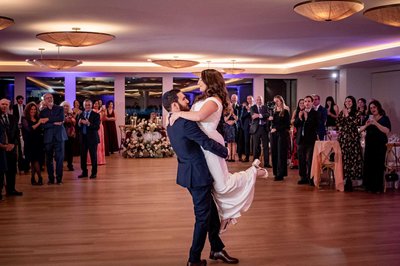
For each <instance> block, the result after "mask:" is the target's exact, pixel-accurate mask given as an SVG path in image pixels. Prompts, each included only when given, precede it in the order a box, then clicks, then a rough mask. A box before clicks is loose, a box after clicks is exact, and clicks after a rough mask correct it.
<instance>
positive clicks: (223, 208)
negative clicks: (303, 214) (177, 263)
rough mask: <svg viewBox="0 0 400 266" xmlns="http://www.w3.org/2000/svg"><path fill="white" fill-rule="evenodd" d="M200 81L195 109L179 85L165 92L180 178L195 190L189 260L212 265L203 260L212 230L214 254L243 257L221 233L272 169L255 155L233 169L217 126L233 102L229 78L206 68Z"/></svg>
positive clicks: (228, 259) (226, 259) (216, 257)
mask: <svg viewBox="0 0 400 266" xmlns="http://www.w3.org/2000/svg"><path fill="white" fill-rule="evenodd" d="M199 86H200V90H201V91H202V92H203V94H202V95H201V97H200V98H198V101H197V102H196V103H195V104H194V105H193V107H192V111H189V101H188V100H187V99H186V97H185V95H184V94H183V93H182V92H180V91H179V90H171V91H168V92H166V93H164V95H163V106H164V108H165V109H166V110H167V111H168V112H170V113H172V114H171V115H170V116H169V117H168V126H167V132H168V136H169V138H170V141H171V144H172V147H173V148H174V151H175V153H176V154H177V156H178V174H177V183H178V184H179V185H181V186H183V187H186V188H187V189H188V190H189V192H190V194H191V195H192V200H193V205H194V213H195V218H196V222H195V226H194V233H193V241H192V247H191V248H190V254H189V260H188V263H187V265H196V266H197V265H207V261H206V260H201V252H202V250H203V247H204V244H205V239H206V237H207V232H208V234H209V240H210V245H211V252H210V259H212V260H222V261H224V262H226V263H229V264H236V263H238V262H239V260H238V259H236V258H232V257H230V256H229V255H228V254H227V252H226V251H225V250H224V244H223V242H222V240H221V239H220V237H219V233H223V232H224V231H225V230H226V228H227V226H228V225H229V224H234V223H236V222H237V219H238V218H239V217H240V215H241V213H242V212H245V211H247V210H248V209H249V207H250V205H251V202H252V201H253V197H254V185H255V179H256V177H257V176H262V177H267V171H266V170H265V169H263V168H260V167H259V164H260V162H259V161H258V160H256V161H254V162H253V165H252V167H250V168H249V169H247V170H246V171H242V172H238V173H233V174H231V173H229V171H228V168H227V165H226V162H225V158H226V157H227V154H228V153H227V149H226V148H225V147H224V141H223V137H222V136H221V135H220V134H219V133H218V132H217V131H216V127H217V125H218V122H219V120H220V117H221V115H222V112H223V111H224V110H225V109H226V108H228V106H229V105H228V98H227V91H226V88H225V82H224V79H223V77H222V75H221V73H219V72H218V71H216V70H213V69H207V70H204V71H203V72H202V73H201V79H200V80H199ZM182 118H183V119H182ZM195 122H197V123H195ZM200 146H201V147H200ZM218 216H219V217H220V218H221V222H220V219H219V217H218Z"/></svg>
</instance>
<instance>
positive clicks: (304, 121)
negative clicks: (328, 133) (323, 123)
mask: <svg viewBox="0 0 400 266" xmlns="http://www.w3.org/2000/svg"><path fill="white" fill-rule="evenodd" d="M313 100H314V99H313V97H312V96H306V97H304V111H299V115H298V116H297V117H296V119H295V121H294V126H295V127H296V128H297V132H298V133H297V139H296V141H297V145H298V148H299V149H298V151H297V153H298V155H299V175H300V180H299V181H298V182H297V184H299V185H302V184H310V185H313V181H312V180H311V163H312V157H313V151H314V145H315V141H316V140H317V138H318V136H317V128H318V112H317V111H315V109H314V108H313Z"/></svg>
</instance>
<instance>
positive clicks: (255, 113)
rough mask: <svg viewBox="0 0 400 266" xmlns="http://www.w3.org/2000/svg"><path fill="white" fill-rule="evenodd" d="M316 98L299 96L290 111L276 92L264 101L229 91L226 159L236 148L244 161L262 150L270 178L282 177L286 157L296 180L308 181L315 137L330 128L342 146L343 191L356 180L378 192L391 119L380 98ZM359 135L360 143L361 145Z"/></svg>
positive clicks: (232, 157)
mask: <svg viewBox="0 0 400 266" xmlns="http://www.w3.org/2000/svg"><path fill="white" fill-rule="evenodd" d="M320 100H321V99H320V96H319V95H316V94H313V95H309V96H306V97H304V98H302V99H299V101H298V103H297V108H296V110H294V111H293V112H292V114H290V111H289V107H288V106H286V104H285V101H284V99H283V98H282V97H281V96H279V95H277V96H275V97H274V99H273V102H267V103H266V104H265V103H264V101H263V98H262V97H261V96H258V97H256V100H255V101H254V98H253V96H247V100H246V102H243V103H242V104H239V103H238V97H237V95H236V94H233V95H232V96H231V104H232V108H231V110H230V111H229V112H227V113H225V114H224V117H223V121H222V122H223V125H224V126H223V133H224V138H225V141H226V143H227V145H228V147H229V150H230V154H229V157H228V159H227V161H230V162H232V161H235V153H236V152H237V155H238V159H239V161H243V162H248V161H249V157H250V154H251V153H252V154H253V156H254V159H259V158H260V155H261V154H263V157H264V158H263V161H264V167H272V168H273V175H274V180H275V181H282V180H284V177H285V176H287V169H288V161H289V167H290V168H298V169H299V177H300V179H299V181H298V184H300V185H301V184H310V185H312V186H313V185H314V181H313V177H312V176H311V164H312V158H313V151H314V145H315V142H316V141H317V140H328V139H329V138H330V136H331V135H330V134H333V133H334V134H335V135H336V134H337V140H338V141H339V144H340V148H341V151H342V158H343V174H344V179H345V191H352V190H353V183H357V184H362V187H364V188H365V190H366V191H369V192H375V193H380V192H382V191H383V184H384V172H385V155H386V143H387V142H388V137H387V135H388V133H389V132H390V130H391V124H390V120H389V118H388V117H387V116H386V113H385V111H384V110H383V108H382V105H381V103H380V102H379V101H378V100H375V99H372V100H371V101H370V102H369V103H368V104H367V101H366V100H365V99H364V98H360V99H358V100H356V99H355V98H354V97H353V96H348V97H346V99H345V102H344V106H343V107H342V108H339V107H338V105H337V104H335V101H334V99H333V97H332V96H329V97H327V98H326V101H325V106H323V105H322V104H321V102H320ZM362 137H363V138H365V140H364V141H363V143H365V147H362V146H361V143H362V141H361V138H362ZM261 150H262V152H261ZM270 152H271V156H270ZM270 157H271V161H272V166H271V165H270ZM354 181H356V182H354Z"/></svg>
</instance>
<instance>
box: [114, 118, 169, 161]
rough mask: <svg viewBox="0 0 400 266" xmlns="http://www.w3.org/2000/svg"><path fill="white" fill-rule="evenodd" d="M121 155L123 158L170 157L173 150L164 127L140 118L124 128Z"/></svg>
mask: <svg viewBox="0 0 400 266" xmlns="http://www.w3.org/2000/svg"><path fill="white" fill-rule="evenodd" d="M125 134H126V138H125V141H124V143H123V145H122V146H123V149H122V156H124V157H125V158H164V157H172V156H173V155H174V151H173V149H172V147H171V143H170V142H169V140H168V138H167V134H166V131H165V129H164V128H163V127H162V126H161V125H157V124H156V123H150V122H149V121H147V120H142V121H141V122H139V123H138V124H136V125H133V126H131V127H128V128H127V129H126V132H125Z"/></svg>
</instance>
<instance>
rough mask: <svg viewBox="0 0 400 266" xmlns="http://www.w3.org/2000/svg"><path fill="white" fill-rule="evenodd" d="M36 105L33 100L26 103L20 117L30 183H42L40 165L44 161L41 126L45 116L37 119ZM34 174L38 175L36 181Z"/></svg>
mask: <svg viewBox="0 0 400 266" xmlns="http://www.w3.org/2000/svg"><path fill="white" fill-rule="evenodd" d="M38 111H39V110H38V107H37V106H36V104H35V103H34V102H30V103H28V104H27V105H26V107H25V110H24V116H23V117H22V120H21V122H22V137H23V139H24V155H25V159H26V160H28V161H29V163H30V164H31V184H32V185H33V186H35V185H39V186H41V185H43V177H42V172H41V167H40V166H41V165H42V164H43V161H44V144H43V126H42V124H44V123H45V122H47V120H48V119H47V118H41V119H39V112H38ZM35 175H37V176H38V181H36V178H35Z"/></svg>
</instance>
